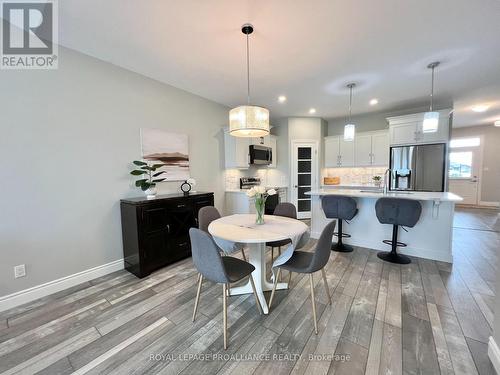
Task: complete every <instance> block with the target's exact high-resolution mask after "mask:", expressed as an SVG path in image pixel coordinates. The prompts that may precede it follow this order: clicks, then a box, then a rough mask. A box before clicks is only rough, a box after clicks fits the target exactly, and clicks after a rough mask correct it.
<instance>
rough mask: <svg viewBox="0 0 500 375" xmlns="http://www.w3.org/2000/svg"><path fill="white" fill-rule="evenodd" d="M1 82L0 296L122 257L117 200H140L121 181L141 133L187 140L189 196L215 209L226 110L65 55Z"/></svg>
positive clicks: (220, 192)
mask: <svg viewBox="0 0 500 375" xmlns="http://www.w3.org/2000/svg"><path fill="white" fill-rule="evenodd" d="M0 81H1V82H2V86H1V88H0V113H1V115H2V121H1V128H2V136H1V137H0V156H1V160H2V179H3V182H2V188H1V194H0V207H1V209H0V249H1V254H2V261H1V262H0V296H2V295H6V294H10V293H13V292H16V291H19V290H22V289H26V288H29V287H32V286H35V285H39V284H41V283H45V282H48V281H51V280H55V279H58V278H60V277H63V276H67V275H71V274H74V273H76V272H80V271H83V270H86V269H89V268H92V267H95V266H99V265H102V264H105V263H108V262H111V261H114V260H117V259H120V258H122V243H121V226H120V212H119V200H120V198H123V197H130V196H137V195H141V194H142V193H141V192H140V191H138V190H136V188H134V187H133V185H132V182H133V180H132V179H131V178H130V177H129V175H128V172H129V170H130V161H132V160H134V159H137V158H140V138H139V129H140V128H141V127H155V128H162V129H169V130H172V131H177V132H182V133H187V134H189V137H190V157H191V175H192V177H194V178H196V180H197V182H198V186H197V187H196V188H197V190H204V191H214V192H215V197H216V205H217V206H219V207H221V206H222V204H223V199H224V184H223V174H222V167H221V160H223V158H221V157H220V152H221V151H220V150H221V149H223V147H221V144H220V141H221V135H220V133H219V130H220V128H221V127H222V126H223V125H226V124H227V118H228V108H226V107H224V106H222V105H219V104H216V103H213V102H211V101H208V100H206V99H203V98H201V97H198V96H195V95H192V94H189V93H187V92H185V91H182V90H178V89H176V88H173V87H171V86H168V85H165V84H161V83H159V82H157V81H154V80H151V79H148V78H145V77H143V76H140V75H138V74H135V73H132V72H129V71H127V70H124V69H121V68H118V67H116V66H113V65H111V64H108V63H105V62H102V61H99V60H96V59H93V58H90V57H88V56H85V55H82V54H79V53H77V52H74V51H71V50H67V49H64V48H61V49H60V60H59V69H58V70H55V71H5V70H2V71H0ZM179 185H180V183H178V182H175V183H167V184H164V185H163V186H161V191H164V192H165V191H175V190H178V187H179ZM21 263H25V264H26V269H27V277H25V278H20V279H14V276H13V267H14V265H17V264H21Z"/></svg>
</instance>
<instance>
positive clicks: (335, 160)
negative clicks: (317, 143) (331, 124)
mask: <svg viewBox="0 0 500 375" xmlns="http://www.w3.org/2000/svg"><path fill="white" fill-rule="evenodd" d="M339 155H340V137H326V138H325V167H326V168H336V167H339Z"/></svg>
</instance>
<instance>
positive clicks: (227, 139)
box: [224, 130, 251, 169]
mask: <svg viewBox="0 0 500 375" xmlns="http://www.w3.org/2000/svg"><path fill="white" fill-rule="evenodd" d="M250 139H251V138H242V137H233V136H232V135H231V134H229V131H228V130H225V131H224V157H225V165H226V169H234V168H236V169H244V168H248V166H249V164H248V163H249V155H248V151H249V148H248V147H249V146H250Z"/></svg>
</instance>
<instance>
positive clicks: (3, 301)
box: [0, 259, 124, 311]
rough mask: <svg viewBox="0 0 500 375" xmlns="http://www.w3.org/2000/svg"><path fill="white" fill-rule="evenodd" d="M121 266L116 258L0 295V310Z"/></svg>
mask: <svg viewBox="0 0 500 375" xmlns="http://www.w3.org/2000/svg"><path fill="white" fill-rule="evenodd" d="M123 268H124V266H123V259H118V260H115V261H113V262H110V263H106V264H102V265H100V266H97V267H94V268H89V269H88V270H85V271H81V272H78V273H75V274H73V275H69V276H65V277H61V278H60V279H57V280H52V281H49V282H47V283H44V284H40V285H37V286H34V287H32V288H29V289H25V290H21V291H19V292H16V293H12V294H9V295H6V296H2V297H0V311H5V310H8V309H11V308H13V307H16V306H19V305H23V304H25V303H28V302H31V301H34V300H36V299H38V298H42V297H45V296H48V295H49V294H52V293H56V292H60V291H61V290H64V289H67V288H71V287H72V286H75V285H78V284H81V283H84V282H86V281H90V280H92V279H95V278H97V277H101V276H104V275H107V274H108V273H112V272H115V271H119V270H121V269H123Z"/></svg>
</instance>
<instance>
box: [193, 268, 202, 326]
mask: <svg viewBox="0 0 500 375" xmlns="http://www.w3.org/2000/svg"><path fill="white" fill-rule="evenodd" d="M202 283H203V276H202V275H201V273H200V274H199V275H198V290H197V291H196V299H195V300H194V311H193V322H194V320H195V319H196V312H197V311H198V303H199V302H200V292H201V284H202Z"/></svg>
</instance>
